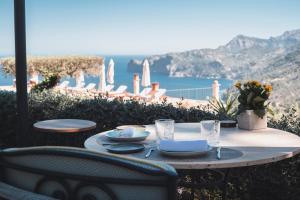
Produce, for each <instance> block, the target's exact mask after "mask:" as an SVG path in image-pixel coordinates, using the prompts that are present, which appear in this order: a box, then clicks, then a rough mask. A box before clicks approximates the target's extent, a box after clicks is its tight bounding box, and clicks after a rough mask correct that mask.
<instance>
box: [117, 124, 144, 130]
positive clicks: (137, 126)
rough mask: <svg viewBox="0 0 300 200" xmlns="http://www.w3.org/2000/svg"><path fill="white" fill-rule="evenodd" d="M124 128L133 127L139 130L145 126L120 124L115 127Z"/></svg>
mask: <svg viewBox="0 0 300 200" xmlns="http://www.w3.org/2000/svg"><path fill="white" fill-rule="evenodd" d="M126 128H134V129H136V130H140V131H144V130H146V127H145V126H144V125H122V126H117V127H116V129H118V130H124V129H126Z"/></svg>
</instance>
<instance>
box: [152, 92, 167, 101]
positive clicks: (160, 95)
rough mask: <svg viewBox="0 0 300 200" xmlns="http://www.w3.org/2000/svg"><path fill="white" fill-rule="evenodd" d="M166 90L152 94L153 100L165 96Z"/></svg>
mask: <svg viewBox="0 0 300 200" xmlns="http://www.w3.org/2000/svg"><path fill="white" fill-rule="evenodd" d="M166 92H167V90H166V89H158V91H157V92H156V93H154V99H155V100H159V99H160V98H162V97H163V96H164V94H166Z"/></svg>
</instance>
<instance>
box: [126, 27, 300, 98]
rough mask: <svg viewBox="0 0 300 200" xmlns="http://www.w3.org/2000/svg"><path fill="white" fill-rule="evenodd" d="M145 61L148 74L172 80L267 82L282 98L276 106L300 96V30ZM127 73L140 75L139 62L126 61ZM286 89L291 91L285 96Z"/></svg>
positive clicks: (239, 37)
mask: <svg viewBox="0 0 300 200" xmlns="http://www.w3.org/2000/svg"><path fill="white" fill-rule="evenodd" d="M147 59H148V60H149V63H150V70H151V72H154V73H162V74H165V75H168V76H173V77H201V78H227V79H233V80H240V79H257V80H260V81H266V82H271V83H272V84H273V85H274V89H275V92H276V93H282V95H283V96H280V95H279V94H278V95H275V96H277V97H276V99H277V100H280V102H283V101H286V100H287V99H288V96H290V95H289V94H294V93H295V94H297V92H300V89H297V87H298V88H300V81H299V80H298V79H299V78H300V29H296V30H290V31H285V32H284V33H283V34H281V35H279V36H276V37H269V38H267V39H262V38H257V37H249V36H246V35H237V36H236V37H234V38H232V39H231V40H230V41H229V42H228V43H226V44H225V45H221V46H219V47H217V48H215V49H194V50H189V51H183V52H172V53H166V54H162V55H153V56H149V57H147ZM127 70H128V71H131V72H141V71H142V62H141V61H139V60H132V61H130V62H129V63H128V66H127ZM283 75H284V77H282V76H283ZM284 88H285V89H284ZM286 88H289V89H291V90H293V91H291V92H290V93H288V92H287V91H285V90H286ZM275 92H274V93H275ZM298 94H299V93H298ZM284 95H285V97H284ZM294 100H296V101H299V102H300V99H298V98H296V99H295V98H292V99H291V101H294Z"/></svg>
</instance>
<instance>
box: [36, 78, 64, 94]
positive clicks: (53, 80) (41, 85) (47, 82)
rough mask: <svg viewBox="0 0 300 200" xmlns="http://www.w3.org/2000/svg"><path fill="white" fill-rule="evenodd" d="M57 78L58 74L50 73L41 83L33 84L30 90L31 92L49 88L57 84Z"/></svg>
mask: <svg viewBox="0 0 300 200" xmlns="http://www.w3.org/2000/svg"><path fill="white" fill-rule="evenodd" d="M59 80H60V78H59V76H58V75H52V76H49V77H46V78H45V80H43V81H42V82H41V83H39V84H37V85H35V86H33V88H32V90H31V91H32V92H42V91H44V90H47V89H51V88H53V87H54V86H56V85H57V83H58V82H59Z"/></svg>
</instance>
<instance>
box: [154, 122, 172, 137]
mask: <svg viewBox="0 0 300 200" xmlns="http://www.w3.org/2000/svg"><path fill="white" fill-rule="evenodd" d="M155 129H156V135H157V139H158V142H159V141H160V140H173V139H174V120H173V119H158V120H155Z"/></svg>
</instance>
